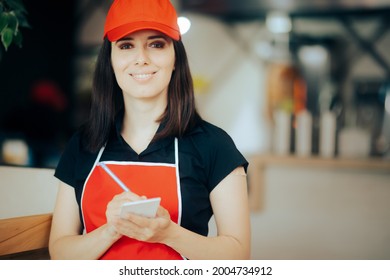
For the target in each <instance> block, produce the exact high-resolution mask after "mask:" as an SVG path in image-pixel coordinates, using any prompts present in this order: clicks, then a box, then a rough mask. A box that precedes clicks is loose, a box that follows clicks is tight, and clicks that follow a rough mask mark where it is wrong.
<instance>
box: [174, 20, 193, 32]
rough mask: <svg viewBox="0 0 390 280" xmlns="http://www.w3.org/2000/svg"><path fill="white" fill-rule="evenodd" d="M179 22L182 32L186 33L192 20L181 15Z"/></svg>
mask: <svg viewBox="0 0 390 280" xmlns="http://www.w3.org/2000/svg"><path fill="white" fill-rule="evenodd" d="M177 24H178V25H179V29H180V34H181V35H183V34H186V33H187V32H188V30H190V27H191V21H190V20H189V19H188V18H186V17H179V18H178V19H177Z"/></svg>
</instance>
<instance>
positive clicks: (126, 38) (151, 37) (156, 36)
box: [117, 35, 168, 42]
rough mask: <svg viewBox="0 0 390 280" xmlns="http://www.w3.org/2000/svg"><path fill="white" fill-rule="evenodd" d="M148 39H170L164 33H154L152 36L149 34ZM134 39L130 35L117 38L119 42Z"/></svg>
mask: <svg viewBox="0 0 390 280" xmlns="http://www.w3.org/2000/svg"><path fill="white" fill-rule="evenodd" d="M147 39H148V40H154V39H164V40H165V41H168V39H167V37H166V36H164V35H152V36H149V37H148V38H147ZM129 40H130V41H132V40H134V38H133V37H130V36H126V37H123V38H120V39H118V40H117V42H120V41H129Z"/></svg>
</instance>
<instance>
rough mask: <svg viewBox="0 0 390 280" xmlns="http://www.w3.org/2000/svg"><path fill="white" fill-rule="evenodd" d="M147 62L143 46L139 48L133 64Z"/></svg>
mask: <svg viewBox="0 0 390 280" xmlns="http://www.w3.org/2000/svg"><path fill="white" fill-rule="evenodd" d="M147 64H149V56H148V54H147V51H146V50H145V49H144V48H139V49H138V52H137V55H136V57H135V65H147Z"/></svg>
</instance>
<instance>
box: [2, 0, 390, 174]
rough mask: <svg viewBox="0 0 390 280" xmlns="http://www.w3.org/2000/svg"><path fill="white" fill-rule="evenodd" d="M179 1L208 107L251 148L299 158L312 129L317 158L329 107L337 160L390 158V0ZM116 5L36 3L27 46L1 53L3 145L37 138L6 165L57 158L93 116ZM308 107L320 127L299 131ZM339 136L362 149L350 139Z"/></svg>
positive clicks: (202, 101) (30, 8) (29, 7)
mask: <svg viewBox="0 0 390 280" xmlns="http://www.w3.org/2000/svg"><path fill="white" fill-rule="evenodd" d="M173 3H174V5H175V6H176V8H177V10H178V12H179V15H180V16H182V17H185V19H183V21H184V23H182V24H187V25H189V26H188V27H187V28H189V30H188V31H187V32H186V33H185V34H183V35H182V36H183V37H182V38H183V41H184V44H185V46H186V48H187V51H188V55H189V59H190V66H191V69H192V73H193V76H194V81H195V89H196V96H197V101H198V108H199V111H200V112H201V114H202V115H203V116H204V118H205V119H208V120H209V121H211V122H213V123H215V124H217V125H219V126H221V127H222V128H224V129H225V130H227V131H228V132H229V133H230V134H231V135H232V137H233V139H234V140H235V141H236V143H237V146H238V147H239V148H240V150H241V151H242V152H243V153H245V154H248V155H250V154H258V153H264V152H267V153H268V152H276V153H282V154H286V153H287V154H289V153H300V150H299V148H298V147H299V145H301V146H302V145H303V146H307V144H305V143H304V142H305V141H304V140H305V139H303V140H302V139H301V140H300V141H301V142H302V141H304V142H302V143H298V142H297V141H298V139H297V135H296V134H298V133H301V134H302V135H303V136H302V137H304V136H305V134H308V133H309V134H310V141H309V142H310V143H309V145H310V147H308V148H307V149H308V150H309V151H306V152H303V153H306V154H307V153H309V154H311V155H317V154H319V153H320V152H321V150H320V144H321V143H320V142H321V141H320V138H321V135H320V131H321V128H320V123H321V116H322V115H325V113H330V114H328V115H327V117H328V126H329V125H330V127H327V129H328V130H329V131H328V132H329V133H332V135H334V139H330V140H329V139H328V142H329V141H330V143H328V146H327V147H328V150H329V149H330V151H328V155H329V153H330V154H331V156H335V155H339V154H341V155H347V156H367V157H368V156H373V157H387V156H389V151H390V144H389V143H390V142H389V141H390V140H389V139H390V132H389V127H390V125H389V120H388V119H389V114H390V113H389V111H390V109H389V106H390V105H388V104H390V101H389V100H390V99H389V97H388V96H389V94H390V93H389V92H390V91H389V90H390V89H389V76H390V66H389V65H390V52H389V51H388V49H389V47H390V32H388V31H389V21H388V19H387V17H388V15H389V11H390V3H389V1H388V0H371V1H367V0H356V1H349V0H340V1H321V0H316V1H306V0H283V1H282V0H280V1H255V0H245V1H239V2H237V1H228V0H225V1H223V0H209V1H202V0H182V1H179V0H176V1H173ZM109 5H110V1H88V0H84V1H55V2H53V1H48V0H46V1H45V0H39V1H34V2H31V1H26V3H25V9H26V11H27V20H28V22H29V24H30V28H20V30H21V33H22V35H23V43H22V47H21V48H18V47H16V46H15V45H11V46H10V47H9V49H8V51H4V50H3V51H2V55H1V60H0V61H1V63H0V75H1V76H0V77H1V78H0V79H1V82H0V94H1V103H0V143H2V151H3V153H4V149H5V150H6V151H5V152H6V153H7V149H8V150H11V152H12V146H13V145H10V143H9V142H10V141H9V140H19V141H16V142H14V143H13V144H14V145H16V146H18V147H22V146H23V147H24V145H26V147H25V150H26V151H28V155H27V156H24V158H21V159H19V162H17V159H15V162H13V159H12V155H10V156H9V157H8V156H7V155H5V156H4V155H3V156H2V162H3V164H7V163H9V164H18V165H27V166H35V167H54V166H55V165H56V162H57V161H58V157H59V155H60V153H61V150H62V149H63V145H64V142H66V141H67V139H68V138H69V135H70V134H71V133H72V132H73V131H74V130H75V129H76V128H77V127H78V126H79V125H80V124H81V123H83V121H84V120H85V118H86V115H87V113H88V108H89V98H90V93H91V75H92V73H93V69H94V60H95V57H96V54H97V52H98V50H99V47H100V44H101V42H102V38H101V37H102V29H103V24H104V17H105V14H106V12H107V10H108V7H109ZM185 20H186V21H185ZM183 28H184V27H183ZM183 32H184V31H183ZM386 102H387V103H386ZM386 104H387V106H386ZM386 108H387V109H386ZM302 111H307V112H306V113H309V115H308V116H307V115H306V116H303V124H304V123H305V121H306V122H307V121H309V122H310V123H308V124H307V125H306V127H305V126H304V127H303V128H302V129H303V131H301V132H299V131H298V119H299V118H298V115H299V113H301V112H302ZM286 114H287V115H286ZM286 117H287V118H289V119H288V122H289V126H290V130H289V131H285V130H283V124H284V123H283V118H286ZM305 117H306V118H305ZM307 117H309V119H308V120H307ZM325 122H326V120H325ZM309 128H310V129H311V130H310V131H305V130H308V129H309ZM324 129H325V128H324ZM278 133H279V134H278ZM280 133H282V134H281V136H280ZM275 134H276V135H275ZM340 135H341V136H342V137H344V138H346V141H347V142H349V143H350V144H349V145H352V147H351V146H348V145H347V146H345V145H343V143H344V142H342V143H339V142H340V141H339V140H340ZM349 137H352V138H353V139H355V140H356V141H353V142H354V143H355V144H354V143H351V142H350V141H349V140H348V138H349ZM298 138H299V137H298ZM344 138H343V139H344ZM274 139H285V141H287V139H288V143H283V141H281V140H279V141H276V142H275V141H274ZM331 140H333V142H335V143H333V142H332V141H331ZM296 142H297V143H296ZM11 144H12V143H11ZM283 145H284V146H283ZM7 147H8V148H7ZM333 150H334V151H333ZM20 156H22V155H20Z"/></svg>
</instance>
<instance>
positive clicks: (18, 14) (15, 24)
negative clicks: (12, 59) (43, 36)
mask: <svg viewBox="0 0 390 280" xmlns="http://www.w3.org/2000/svg"><path fill="white" fill-rule="evenodd" d="M26 15H27V11H26V9H25V7H24V5H23V3H22V1H21V0H0V37H1V44H0V58H1V52H2V51H3V50H2V49H3V48H4V50H5V51H7V50H8V48H9V47H10V45H11V44H12V43H14V44H15V45H17V46H18V47H21V46H22V34H21V32H20V27H30V25H29V24H28V22H27V18H26ZM1 46H3V47H1Z"/></svg>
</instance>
